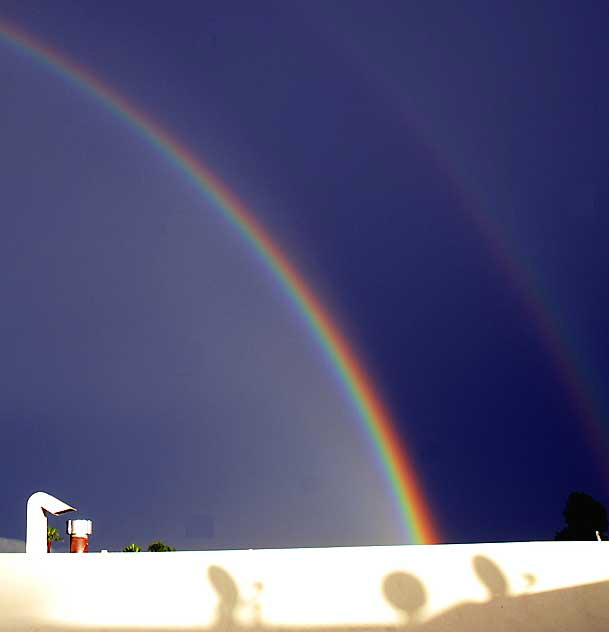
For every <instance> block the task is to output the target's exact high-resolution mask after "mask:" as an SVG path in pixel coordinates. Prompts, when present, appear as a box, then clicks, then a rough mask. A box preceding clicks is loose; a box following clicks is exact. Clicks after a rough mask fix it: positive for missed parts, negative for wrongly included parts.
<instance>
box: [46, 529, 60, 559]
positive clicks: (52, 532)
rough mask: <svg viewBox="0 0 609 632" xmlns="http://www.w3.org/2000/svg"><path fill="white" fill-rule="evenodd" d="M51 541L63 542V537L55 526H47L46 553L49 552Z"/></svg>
mask: <svg viewBox="0 0 609 632" xmlns="http://www.w3.org/2000/svg"><path fill="white" fill-rule="evenodd" d="M53 542H63V538H62V537H61V536H60V535H59V531H57V529H56V528H55V527H47V553H50V552H51V547H52V546H53Z"/></svg>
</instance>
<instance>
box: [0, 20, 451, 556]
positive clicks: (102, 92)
mask: <svg viewBox="0 0 609 632" xmlns="http://www.w3.org/2000/svg"><path fill="white" fill-rule="evenodd" d="M0 41H5V42H6V43H8V44H10V45H11V46H13V47H14V48H16V49H17V50H19V51H21V52H24V53H26V54H28V55H29V56H31V57H33V58H35V59H36V60H37V61H39V62H40V63H42V64H44V65H46V66H47V67H48V68H50V69H52V70H53V71H54V72H56V73H58V74H60V75H61V76H63V77H64V78H65V79H67V80H69V81H70V82H72V83H73V84H75V85H77V86H79V87H80V88H81V89H82V90H85V91H86V92H88V93H90V94H92V95H94V96H95V98H96V99H97V100H99V101H100V102H102V103H103V104H104V105H105V106H106V107H107V108H108V109H110V110H111V111H113V112H114V113H115V114H116V115H117V116H119V117H120V118H122V119H123V120H126V121H128V122H129V123H130V124H131V125H132V127H133V128H135V129H136V130H137V131H138V132H139V133H140V135H141V136H143V137H144V138H145V139H146V140H147V141H148V142H149V143H151V144H152V145H153V146H155V147H156V148H157V149H158V150H159V151H160V152H161V153H163V154H165V156H166V157H167V158H168V159H169V160H170V161H171V162H172V163H173V164H174V165H175V166H176V167H177V168H179V169H180V170H181V171H182V172H183V173H184V174H185V175H186V176H187V177H189V178H190V179H191V180H192V181H194V182H195V183H196V184H197V185H198V187H199V189H200V190H201V192H202V193H203V194H204V195H205V196H206V197H207V198H208V199H210V200H211V201H212V202H213V203H214V205H215V206H216V207H217V208H218V209H220V210H221V211H222V213H223V215H224V217H225V218H226V220H227V221H228V222H229V223H230V224H232V225H233V226H234V227H235V228H236V229H237V230H238V231H239V232H240V233H241V235H242V236H243V238H244V239H245V240H246V241H247V243H249V244H250V245H251V247H253V249H254V250H255V251H256V253H257V254H258V255H259V257H260V258H261V259H262V260H263V261H264V262H265V263H266V264H267V265H268V267H269V268H270V269H271V271H272V272H273V274H274V275H275V276H276V277H277V278H278V280H279V281H280V283H281V284H282V286H283V288H284V290H285V291H286V293H287V294H288V296H289V297H290V298H291V300H292V301H293V303H294V304H295V305H296V306H297V307H298V309H299V311H300V313H301V315H302V317H303V318H304V319H305V321H306V322H307V323H308V325H309V327H310V329H311V330H312V332H313V333H314V335H315V336H316V338H317V340H318V341H319V344H320V345H321V347H322V348H323V350H324V352H325V353H326V354H327V356H328V357H329V358H330V360H331V361H332V364H333V366H334V367H335V369H336V371H337V373H338V374H339V375H340V377H341V379H342V381H343V383H344V385H345V388H346V389H347V391H348V392H349V394H350V397H351V399H352V401H353V403H354V405H355V406H356V408H357V410H358V412H359V415H360V417H361V419H362V421H363V424H364V426H365V429H366V432H367V434H368V436H369V437H370V439H371V441H372V443H373V444H374V449H375V451H376V454H377V455H378V456H379V458H380V460H381V462H382V464H383V469H384V471H385V473H386V476H387V479H388V482H389V484H390V488H391V493H392V495H393V497H394V500H395V502H396V504H397V507H398V510H399V513H400V515H401V519H402V521H403V523H404V526H405V528H406V535H407V538H408V540H409V541H410V542H414V543H419V544H431V543H435V542H439V541H440V537H439V535H438V531H437V528H436V526H435V524H434V521H433V518H432V514H431V510H430V508H429V505H428V503H427V501H426V500H425V498H424V495H423V491H422V488H421V484H420V482H419V481H418V479H417V476H416V474H415V470H414V466H413V463H412V460H411V459H410V457H409V456H408V454H407V451H406V449H405V447H404V446H403V445H402V442H401V441H400V438H399V436H398V434H397V432H396V430H395V424H394V422H393V421H392V419H391V417H390V415H389V412H388V411H387V409H386V407H385V406H384V404H383V402H382V401H381V398H380V397H379V395H378V394H377V392H376V390H375V388H374V386H373V384H372V382H371V380H370V378H369V377H368V375H367V374H366V372H365V371H364V368H363V366H362V363H361V362H360V361H359V360H358V358H357V357H356V354H355V353H354V351H353V349H352V347H351V345H350V344H349V342H348V341H347V339H346V338H345V336H344V335H343V334H342V333H341V331H340V330H339V328H338V326H337V324H336V322H335V321H334V319H333V318H332V317H331V316H330V314H329V313H328V311H327V310H326V309H325V308H324V306H323V305H322V303H321V302H320V301H319V299H318V298H317V297H316V296H315V294H314V293H313V291H312V290H311V288H310V286H309V285H308V284H307V283H306V281H305V280H304V279H303V277H302V276H301V275H300V274H299V273H298V271H297V270H296V269H295V267H294V265H293V264H292V263H291V262H290V261H289V260H288V259H287V257H286V256H285V254H284V253H283V252H282V250H281V248H280V247H279V246H278V244H277V243H276V242H275V241H273V240H272V239H271V237H270V236H269V234H268V233H267V232H266V231H265V230H264V229H263V228H262V226H261V225H260V223H259V222H258V221H257V220H256V219H255V218H254V216H253V215H252V213H251V212H250V211H248V210H247V209H246V207H245V206H244V205H243V204H242V203H241V201H240V200H239V199H238V197H237V196H236V195H235V194H233V193H232V192H231V191H230V190H229V189H228V188H227V187H226V185H225V184H224V183H223V182H222V181H221V180H220V179H219V178H218V177H217V176H215V175H214V174H213V173H212V172H211V171H210V170H209V169H208V168H207V167H206V166H205V165H204V164H202V163H201V162H200V161H199V160H198V159H197V158H196V157H195V156H194V155H193V154H192V153H191V152H190V151H189V150H188V149H187V148H186V147H184V146H183V145H181V144H179V143H178V142H177V141H176V140H175V139H173V138H172V137H171V135H170V134H168V133H167V132H166V131H164V130H163V129H161V128H160V127H159V126H158V125H157V124H156V123H155V122H154V121H152V120H151V119H150V118H149V117H148V116H147V115H146V114H145V113H144V112H142V111H141V110H140V109H138V108H136V107H134V106H133V105H132V104H131V103H129V102H128V101H127V100H126V99H125V98H124V97H122V96H121V95H119V94H118V93H116V92H115V91H114V90H112V89H111V88H109V87H108V86H107V85H106V84H104V83H102V82H101V81H100V80H99V79H97V78H96V77H94V76H93V75H92V74H91V73H90V72H88V71H86V70H85V69H84V68H82V67H81V66H79V65H78V64H76V63H75V62H73V61H71V60H69V59H68V58H66V57H65V56H64V55H62V54H60V53H58V52H57V51H55V50H53V49H51V48H49V47H48V46H46V45H43V44H42V43H40V42H39V41H37V40H35V39H33V38H32V37H31V36H30V35H28V34H26V33H24V32H23V31H21V30H20V29H18V28H17V27H16V26H14V25H12V24H8V23H7V22H3V21H0Z"/></svg>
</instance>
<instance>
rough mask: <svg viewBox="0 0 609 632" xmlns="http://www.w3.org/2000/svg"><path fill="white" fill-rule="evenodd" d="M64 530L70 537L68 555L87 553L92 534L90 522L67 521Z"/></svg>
mask: <svg viewBox="0 0 609 632" xmlns="http://www.w3.org/2000/svg"><path fill="white" fill-rule="evenodd" d="M66 530H67V532H68V535H69V536H70V553H88V552H89V536H90V535H91V533H93V523H92V522H91V520H68V524H67V529H66Z"/></svg>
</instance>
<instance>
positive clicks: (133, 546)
mask: <svg viewBox="0 0 609 632" xmlns="http://www.w3.org/2000/svg"><path fill="white" fill-rule="evenodd" d="M141 550H142V549H141V548H140V547H139V546H138V545H137V544H130V545H129V546H126V547H125V548H124V549H123V553H139V552H140V551H141Z"/></svg>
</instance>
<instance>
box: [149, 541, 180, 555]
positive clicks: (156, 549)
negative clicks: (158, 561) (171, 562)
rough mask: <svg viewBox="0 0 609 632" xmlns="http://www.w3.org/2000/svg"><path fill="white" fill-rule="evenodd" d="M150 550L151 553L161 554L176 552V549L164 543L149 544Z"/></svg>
mask: <svg viewBox="0 0 609 632" xmlns="http://www.w3.org/2000/svg"><path fill="white" fill-rule="evenodd" d="M148 550H149V551H150V552H151V553H161V552H165V551H175V549H174V548H173V547H172V546H167V545H166V544H164V543H163V542H153V543H152V544H149V545H148Z"/></svg>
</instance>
